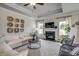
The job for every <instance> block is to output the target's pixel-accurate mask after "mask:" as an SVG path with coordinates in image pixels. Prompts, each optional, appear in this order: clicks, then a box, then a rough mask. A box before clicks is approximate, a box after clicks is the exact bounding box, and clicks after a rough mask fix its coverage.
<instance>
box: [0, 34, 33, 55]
mask: <svg viewBox="0 0 79 59" xmlns="http://www.w3.org/2000/svg"><path fill="white" fill-rule="evenodd" d="M1 39H2V40H3V39H4V41H2V42H0V55H1V56H27V55H28V51H29V50H28V48H27V43H28V40H29V39H32V37H31V36H27V35H21V36H19V35H14V36H12V35H6V36H5V37H3V38H1ZM1 39H0V40H1Z"/></svg>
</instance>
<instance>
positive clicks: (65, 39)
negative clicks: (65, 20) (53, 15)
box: [61, 35, 70, 44]
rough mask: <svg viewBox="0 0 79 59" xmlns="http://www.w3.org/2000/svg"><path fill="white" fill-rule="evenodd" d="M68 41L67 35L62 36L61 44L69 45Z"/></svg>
mask: <svg viewBox="0 0 79 59" xmlns="http://www.w3.org/2000/svg"><path fill="white" fill-rule="evenodd" d="M69 40H70V38H69V35H63V40H62V42H61V43H64V44H67V43H69Z"/></svg>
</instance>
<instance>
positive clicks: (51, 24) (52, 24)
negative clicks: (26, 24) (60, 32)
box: [45, 22, 55, 28]
mask: <svg viewBox="0 0 79 59" xmlns="http://www.w3.org/2000/svg"><path fill="white" fill-rule="evenodd" d="M45 28H55V26H54V22H49V23H45Z"/></svg>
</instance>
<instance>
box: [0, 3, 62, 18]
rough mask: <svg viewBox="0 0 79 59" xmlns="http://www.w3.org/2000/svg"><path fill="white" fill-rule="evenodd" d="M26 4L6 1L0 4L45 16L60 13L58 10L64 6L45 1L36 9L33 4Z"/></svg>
mask: <svg viewBox="0 0 79 59" xmlns="http://www.w3.org/2000/svg"><path fill="white" fill-rule="evenodd" d="M24 4H25V3H6V4H0V7H4V8H7V9H10V10H13V11H16V12H18V13H21V14H24V15H27V16H31V17H32V16H38V17H43V16H47V15H51V14H57V13H59V12H58V10H59V9H61V8H62V6H61V4H60V3H45V4H44V5H43V6H41V5H36V9H33V7H32V6H31V5H28V6H24Z"/></svg>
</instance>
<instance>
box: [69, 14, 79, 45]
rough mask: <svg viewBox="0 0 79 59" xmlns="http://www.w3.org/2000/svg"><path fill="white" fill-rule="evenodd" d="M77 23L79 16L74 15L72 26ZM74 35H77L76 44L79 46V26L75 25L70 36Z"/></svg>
mask: <svg viewBox="0 0 79 59" xmlns="http://www.w3.org/2000/svg"><path fill="white" fill-rule="evenodd" d="M77 21H79V15H73V16H72V20H71V25H72V24H75V22H77ZM73 35H75V39H74V43H75V44H79V25H75V27H72V28H71V32H70V36H71V37H72V36H73Z"/></svg>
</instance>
